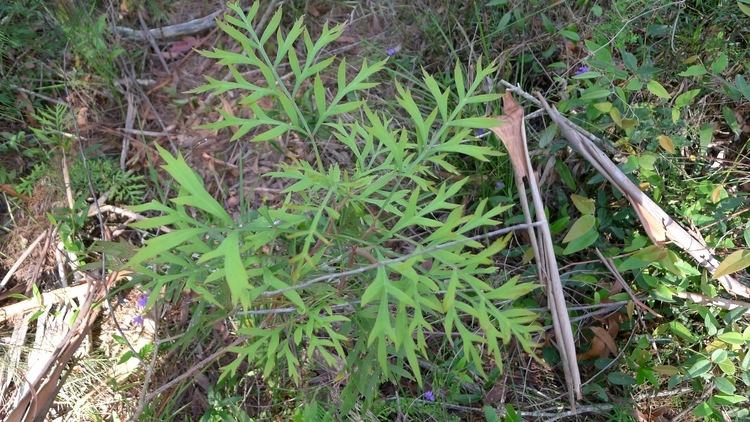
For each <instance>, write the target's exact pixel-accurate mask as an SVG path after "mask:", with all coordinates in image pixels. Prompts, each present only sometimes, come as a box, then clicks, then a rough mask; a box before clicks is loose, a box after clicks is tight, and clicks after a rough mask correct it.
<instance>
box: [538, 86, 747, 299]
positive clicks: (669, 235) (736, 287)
mask: <svg viewBox="0 0 750 422" xmlns="http://www.w3.org/2000/svg"><path fill="white" fill-rule="evenodd" d="M537 98H538V99H539V102H540V104H541V105H542V107H544V109H545V110H546V111H547V114H548V115H549V116H550V118H551V119H552V121H554V122H555V123H557V125H558V126H559V127H560V132H561V133H562V135H563V136H565V138H566V139H567V140H568V142H570V145H571V146H572V147H573V149H574V150H575V151H576V152H578V153H579V154H581V155H582V156H583V157H584V158H585V159H586V161H588V162H589V163H590V164H591V165H592V166H594V168H595V169H596V170H597V171H598V172H599V173H600V174H601V175H602V176H604V178H606V179H607V180H608V181H609V182H610V183H612V185H614V186H615V187H616V188H617V189H618V190H619V191H620V192H621V193H622V194H623V195H624V196H625V197H626V198H627V199H628V201H630V204H631V205H632V206H633V209H634V210H635V212H636V214H637V215H638V218H639V219H640V220H641V223H642V224H643V229H644V230H645V231H646V234H647V235H648V236H649V238H650V239H651V241H652V242H653V243H654V244H656V245H663V244H665V243H666V242H667V241H671V242H672V243H673V244H675V245H676V246H677V247H678V248H680V249H682V250H683V251H684V252H685V253H687V254H688V255H690V256H691V257H692V258H693V260H695V262H696V263H697V264H698V265H700V266H701V267H703V268H705V269H707V270H708V271H709V272H710V273H711V274H713V273H715V272H716V269H717V268H718V266H719V261H718V260H717V259H716V257H714V255H713V253H712V252H711V250H710V249H709V248H708V247H707V246H706V244H705V243H704V242H703V241H701V239H699V238H698V237H697V236H696V235H695V234H691V233H690V232H688V231H687V230H686V229H685V228H684V227H682V226H681V225H680V224H679V223H677V222H676V221H675V220H673V219H672V217H670V216H669V215H668V214H667V213H666V212H665V211H664V210H663V209H662V208H661V207H659V205H657V204H656V202H654V201H653V200H652V199H651V198H650V197H649V196H648V195H646V194H645V193H643V191H641V190H640V188H638V186H636V185H635V183H633V182H631V181H630V179H628V178H627V176H625V174H624V173H623V172H622V171H621V170H620V169H619V168H618V167H617V166H616V165H615V163H613V162H612V160H610V159H609V157H607V155H606V154H604V152H602V150H600V149H599V148H598V147H597V146H596V145H595V144H594V143H593V142H592V141H591V139H589V138H588V137H586V136H584V135H583V134H581V133H580V132H579V131H578V130H577V129H576V128H575V127H573V126H571V125H570V124H569V123H568V120H567V119H565V118H564V117H563V116H562V115H561V114H560V112H558V111H557V109H556V108H554V107H551V106H550V105H549V104H548V103H547V100H546V99H545V98H544V97H542V96H541V95H540V94H537ZM718 280H719V283H720V284H721V285H722V286H723V287H724V289H725V290H726V291H727V292H729V293H731V294H733V295H738V296H742V297H747V298H750V288H748V287H747V286H745V285H744V284H742V283H740V282H739V281H738V280H737V279H735V278H734V277H731V276H729V275H725V276H722V277H719V279H718Z"/></svg>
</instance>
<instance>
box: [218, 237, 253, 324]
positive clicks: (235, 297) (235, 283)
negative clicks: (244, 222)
mask: <svg viewBox="0 0 750 422" xmlns="http://www.w3.org/2000/svg"><path fill="white" fill-rule="evenodd" d="M220 248H221V249H222V250H223V251H224V272H225V274H224V275H225V277H226V279H227V285H228V286H229V291H230V293H231V297H232V303H233V304H237V303H242V305H243V306H244V307H245V309H247V308H250V300H249V297H248V295H247V293H248V290H249V289H250V283H249V282H248V279H247V272H246V271H245V265H244V264H243V263H242V257H241V256H240V242H239V235H238V233H237V232H236V231H233V232H231V233H230V234H229V236H227V238H226V239H224V242H222V244H221V246H220Z"/></svg>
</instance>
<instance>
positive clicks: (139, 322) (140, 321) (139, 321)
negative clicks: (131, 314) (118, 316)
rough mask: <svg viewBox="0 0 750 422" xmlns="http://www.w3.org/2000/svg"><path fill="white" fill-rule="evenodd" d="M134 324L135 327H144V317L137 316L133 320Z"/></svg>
mask: <svg viewBox="0 0 750 422" xmlns="http://www.w3.org/2000/svg"><path fill="white" fill-rule="evenodd" d="M132 323H133V325H143V315H137V316H136V317H135V318H133V321H132Z"/></svg>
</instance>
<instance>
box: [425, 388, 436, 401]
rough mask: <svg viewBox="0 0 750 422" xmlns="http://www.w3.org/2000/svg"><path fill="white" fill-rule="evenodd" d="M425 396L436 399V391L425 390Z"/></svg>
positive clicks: (427, 398) (429, 399) (426, 398)
mask: <svg viewBox="0 0 750 422" xmlns="http://www.w3.org/2000/svg"><path fill="white" fill-rule="evenodd" d="M423 397H424V399H425V400H427V401H435V393H433V392H432V390H427V391H425V392H424V395H423Z"/></svg>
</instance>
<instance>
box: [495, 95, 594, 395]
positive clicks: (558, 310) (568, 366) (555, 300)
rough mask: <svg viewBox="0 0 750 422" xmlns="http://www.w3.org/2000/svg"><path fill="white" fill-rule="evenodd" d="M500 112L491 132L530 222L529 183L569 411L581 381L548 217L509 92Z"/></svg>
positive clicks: (532, 237) (534, 237)
mask: <svg viewBox="0 0 750 422" xmlns="http://www.w3.org/2000/svg"><path fill="white" fill-rule="evenodd" d="M503 112H504V113H505V114H504V115H503V116H501V117H499V118H498V120H499V122H500V125H499V126H496V127H493V128H492V131H493V132H495V134H496V135H497V136H498V138H500V140H501V141H502V142H503V144H504V145H505V147H506V149H507V150H508V154H509V156H510V159H511V164H512V167H513V174H514V176H515V179H516V186H517V189H518V192H519V198H520V202H521V208H522V210H523V213H524V218H525V219H526V221H530V220H531V212H530V211H529V205H528V199H527V198H526V195H527V194H526V185H525V181H528V183H529V190H530V191H531V197H532V201H533V203H534V210H535V213H536V221H537V222H538V223H539V227H541V228H540V230H539V232H537V233H532V232H529V241H530V242H531V245H532V248H533V250H534V256H535V258H536V264H537V271H538V276H539V279H540V280H541V281H542V283H543V284H545V286H546V289H547V300H548V307H549V309H550V313H551V316H552V322H553V324H552V326H553V328H554V331H555V338H556V339H557V341H558V349H559V351H560V357H561V361H562V365H563V372H564V374H565V384H566V386H567V392H568V399H569V401H570V405H571V407H573V408H575V405H576V404H575V403H576V398H577V397H581V392H580V385H581V379H580V374H579V372H578V362H577V361H576V353H575V339H574V338H573V330H572V329H571V327H570V317H569V316H568V311H567V306H566V304H565V297H564V293H563V290H562V282H561V280H560V272H559V270H558V268H557V261H556V260H555V254H554V249H553V247H552V236H551V234H550V231H549V227H548V224H547V217H546V215H545V214H544V204H543V203H542V200H541V194H540V192H539V187H538V185H537V181H536V175H535V174H534V169H533V166H532V165H531V159H530V157H529V153H528V148H527V145H526V143H527V142H526V128H525V124H524V112H523V109H522V108H521V106H520V105H518V103H516V102H515V100H514V99H513V96H512V95H511V94H510V93H509V92H507V93H506V94H505V95H504V96H503Z"/></svg>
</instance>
